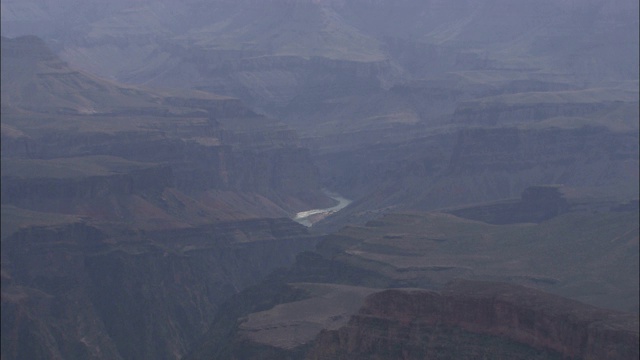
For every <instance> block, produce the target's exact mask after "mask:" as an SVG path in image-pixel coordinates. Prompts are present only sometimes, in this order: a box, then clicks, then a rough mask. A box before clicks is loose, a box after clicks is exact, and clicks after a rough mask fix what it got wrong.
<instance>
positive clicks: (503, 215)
mask: <svg viewBox="0 0 640 360" xmlns="http://www.w3.org/2000/svg"><path fill="white" fill-rule="evenodd" d="M560 188H561V187H560V186H532V187H528V188H526V189H525V190H524V191H523V192H522V198H521V200H520V201H503V202H498V203H494V204H488V205H478V206H470V207H465V208H462V209H458V210H453V211H450V213H452V214H454V215H456V216H460V217H463V218H467V219H473V220H480V221H484V222H487V223H490V224H514V223H519V222H520V223H525V222H542V221H545V220H549V219H551V218H553V217H555V216H558V215H560V214H562V213H565V212H567V211H569V209H570V204H569V202H568V201H567V199H566V198H565V197H564V195H563V194H562V192H561V189H560Z"/></svg>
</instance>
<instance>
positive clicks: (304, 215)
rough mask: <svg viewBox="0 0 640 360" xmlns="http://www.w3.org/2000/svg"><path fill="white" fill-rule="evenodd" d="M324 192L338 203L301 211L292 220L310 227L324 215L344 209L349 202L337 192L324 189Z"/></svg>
mask: <svg viewBox="0 0 640 360" xmlns="http://www.w3.org/2000/svg"><path fill="white" fill-rule="evenodd" d="M325 194H327V196H329V197H330V198H332V199H334V200H336V201H338V204H337V205H335V206H332V207H330V208H326V209H312V210H307V211H301V212H299V213H297V214H296V216H295V217H294V218H293V220H295V221H297V222H298V223H300V224H302V225H304V226H307V227H310V226H312V225H313V224H314V223H316V222H318V221H320V220H322V219H324V218H325V217H327V216H329V215H331V214H333V213H335V212H338V211H340V210H342V209H344V208H345V207H346V206H347V205H349V204H351V200H349V199H345V198H343V197H342V196H340V195H339V194H335V193H331V192H328V191H325Z"/></svg>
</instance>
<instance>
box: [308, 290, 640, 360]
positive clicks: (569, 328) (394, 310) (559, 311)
mask: <svg viewBox="0 0 640 360" xmlns="http://www.w3.org/2000/svg"><path fill="white" fill-rule="evenodd" d="M638 339H639V337H638V317H637V315H634V314H625V313H617V312H612V311H607V310H602V309H598V308H595V307H592V306H588V305H585V304H582V303H579V302H576V301H572V300H568V299H565V298H561V297H557V296H554V295H550V294H546V293H543V292H540V291H537V290H533V289H529V288H525V287H521V286H515V285H508V284H503V283H487V282H472V281H458V282H454V283H452V284H450V285H449V286H447V287H446V288H445V289H444V290H443V291H442V292H440V293H437V292H430V291H424V290H386V291H383V292H379V293H376V294H373V295H371V296H369V297H368V298H367V300H366V302H365V305H364V306H363V308H362V309H361V310H360V313H359V314H358V315H356V316H354V317H352V318H351V320H350V321H349V324H348V325H347V326H345V327H343V328H341V329H339V330H336V331H325V332H323V333H321V334H320V335H319V337H318V339H317V341H316V344H315V347H314V348H313V349H312V350H311V351H310V353H309V356H308V358H309V359H314V360H315V359H347V358H348V359H351V360H354V359H382V358H395V359H424V358H438V359H477V358H486V356H489V358H492V359H496V358H502V359H532V358H535V359H637V358H638ZM479 356H480V357H479ZM482 356H484V357H482Z"/></svg>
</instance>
